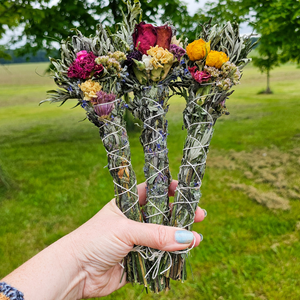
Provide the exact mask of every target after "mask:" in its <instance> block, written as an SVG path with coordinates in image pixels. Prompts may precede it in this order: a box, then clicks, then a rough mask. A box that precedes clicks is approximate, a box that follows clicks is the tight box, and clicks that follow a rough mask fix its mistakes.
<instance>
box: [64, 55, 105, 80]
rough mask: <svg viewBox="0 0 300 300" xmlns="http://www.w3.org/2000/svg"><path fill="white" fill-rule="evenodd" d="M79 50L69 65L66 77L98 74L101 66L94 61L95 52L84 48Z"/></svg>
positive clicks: (88, 76) (101, 69)
mask: <svg viewBox="0 0 300 300" xmlns="http://www.w3.org/2000/svg"><path fill="white" fill-rule="evenodd" d="M80 52H82V53H81V54H80V55H79V56H77V58H76V60H75V61H74V62H73V63H72V64H71V66H70V67H69V70H68V77H70V78H81V79H87V78H90V77H91V76H92V75H94V76H95V77H97V76H99V74H100V73H101V72H102V71H103V66H102V65H98V64H96V63H95V58H96V56H95V54H94V53H93V52H86V51H85V50H83V51H80ZM80 52H78V53H77V54H79V53H80ZM85 52H86V53H85Z"/></svg>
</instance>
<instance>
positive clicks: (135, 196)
mask: <svg viewBox="0 0 300 300" xmlns="http://www.w3.org/2000/svg"><path fill="white" fill-rule="evenodd" d="M121 101H122V100H121V99H115V100H114V101H111V102H109V103H101V104H97V105H100V106H102V105H108V104H114V103H116V102H119V103H120V102H121ZM108 123H110V124H112V125H114V126H116V127H117V128H119V129H118V130H116V131H113V132H110V133H109V134H107V135H106V136H104V137H103V138H102V142H103V144H105V140H106V139H107V138H109V137H110V136H111V135H117V134H118V133H119V132H121V133H123V132H127V131H126V128H125V127H123V126H122V125H119V124H117V123H116V122H114V121H113V119H112V120H108V119H105V121H103V125H102V126H100V127H99V129H101V128H102V127H103V126H107V124H108ZM126 147H129V143H127V144H126V145H125V146H122V147H121V148H118V149H115V150H112V151H108V150H107V149H106V148H105V151H106V154H107V156H108V157H109V156H111V157H112V156H115V157H117V158H120V159H121V160H122V161H125V162H126V165H121V166H116V167H111V168H110V169H109V171H112V170H118V169H123V168H126V167H130V166H131V161H130V160H128V159H127V158H126V157H123V156H120V155H119V154H117V152H120V151H122V150H123V149H125V148H126ZM113 183H114V184H115V185H116V186H117V187H119V188H120V189H122V190H123V191H122V192H121V193H119V194H115V197H117V196H121V195H123V194H125V193H130V195H131V196H132V199H136V200H135V201H134V202H133V204H132V205H131V206H130V207H129V208H127V209H126V210H125V211H123V213H124V214H126V213H127V212H128V211H130V210H131V209H132V208H133V207H134V206H135V205H138V204H139V195H138V194H137V193H135V192H133V191H132V190H133V189H134V188H135V187H136V186H137V181H136V180H135V182H134V183H133V185H132V186H131V187H128V188H126V187H124V186H121V185H120V184H118V183H117V182H116V181H115V180H114V179H113ZM138 209H139V208H138Z"/></svg>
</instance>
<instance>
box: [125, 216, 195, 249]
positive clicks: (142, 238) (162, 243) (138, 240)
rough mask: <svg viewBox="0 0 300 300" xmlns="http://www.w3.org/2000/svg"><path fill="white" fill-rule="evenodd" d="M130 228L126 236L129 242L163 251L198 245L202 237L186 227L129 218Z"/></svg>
mask: <svg viewBox="0 0 300 300" xmlns="http://www.w3.org/2000/svg"><path fill="white" fill-rule="evenodd" d="M128 227H129V228H127V230H126V234H125V235H124V237H125V238H126V240H125V242H126V243H127V244H130V245H131V246H133V245H141V246H147V247H150V248H154V249H158V250H163V251H178V250H183V249H186V248H188V247H189V246H192V245H194V243H195V246H198V245H199V243H200V242H201V237H200V235H199V234H198V233H196V232H192V231H188V230H185V229H181V228H177V227H171V226H163V225H156V224H145V223H139V222H135V221H131V220H129V226H128Z"/></svg>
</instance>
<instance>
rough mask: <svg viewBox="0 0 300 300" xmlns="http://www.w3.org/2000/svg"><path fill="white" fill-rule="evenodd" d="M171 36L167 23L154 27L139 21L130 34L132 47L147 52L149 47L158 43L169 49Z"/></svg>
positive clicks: (170, 29)
mask: <svg viewBox="0 0 300 300" xmlns="http://www.w3.org/2000/svg"><path fill="white" fill-rule="evenodd" d="M171 38H172V28H171V27H170V26H167V25H163V26H158V27H154V26H153V25H151V24H146V23H145V22H141V23H140V24H137V25H136V26H135V30H134V33H133V34H132V39H133V44H134V48H135V49H137V50H139V51H141V52H142V53H143V54H147V50H149V49H150V47H154V46H156V45H158V46H159V47H162V48H164V49H169V47H170V43H171Z"/></svg>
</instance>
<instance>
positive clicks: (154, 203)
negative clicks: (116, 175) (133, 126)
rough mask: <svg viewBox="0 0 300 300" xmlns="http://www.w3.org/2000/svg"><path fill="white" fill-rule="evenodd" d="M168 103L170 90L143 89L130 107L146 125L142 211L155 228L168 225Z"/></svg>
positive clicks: (161, 87) (163, 87) (143, 140)
mask: <svg viewBox="0 0 300 300" xmlns="http://www.w3.org/2000/svg"><path fill="white" fill-rule="evenodd" d="M168 99H169V88H168V87H167V86H163V85H159V86H150V87H143V89H142V90H141V91H139V92H136V93H135V97H134V99H133V102H132V103H131V107H130V108H131V110H132V111H133V114H134V116H135V117H136V118H139V119H140V120H142V122H143V124H144V129H143V132H142V134H141V137H140V141H141V144H142V146H143V149H144V155H145V166H144V174H145V177H146V183H147V204H146V205H145V206H144V208H143V210H144V217H145V219H146V222H147V223H154V224H167V223H168V222H169V218H168V212H169V197H168V186H169V184H170V181H171V175H170V171H169V159H168V148H167V130H168V123H167V120H166V117H165V115H166V112H167V110H168V106H167V101H168Z"/></svg>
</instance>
